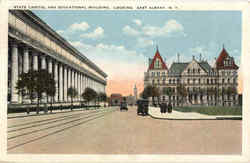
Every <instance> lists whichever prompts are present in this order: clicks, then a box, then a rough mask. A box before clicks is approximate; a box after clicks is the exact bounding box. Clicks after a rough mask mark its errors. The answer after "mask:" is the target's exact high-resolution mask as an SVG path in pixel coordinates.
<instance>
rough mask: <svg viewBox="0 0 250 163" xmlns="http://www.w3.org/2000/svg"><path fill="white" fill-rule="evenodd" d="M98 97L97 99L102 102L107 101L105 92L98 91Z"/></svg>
mask: <svg viewBox="0 0 250 163" xmlns="http://www.w3.org/2000/svg"><path fill="white" fill-rule="evenodd" d="M98 99H99V100H100V101H103V102H105V101H107V95H106V93H104V92H100V93H99V94H98Z"/></svg>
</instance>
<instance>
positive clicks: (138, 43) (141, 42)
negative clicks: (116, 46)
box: [137, 37, 154, 48]
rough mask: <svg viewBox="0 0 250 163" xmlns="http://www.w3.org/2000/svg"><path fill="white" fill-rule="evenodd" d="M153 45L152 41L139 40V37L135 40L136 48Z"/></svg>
mask: <svg viewBox="0 0 250 163" xmlns="http://www.w3.org/2000/svg"><path fill="white" fill-rule="evenodd" d="M153 44H154V42H153V40H149V39H146V38H141V37H140V38H138V39H137V46H138V47H141V48H145V47H148V46H152V45H153Z"/></svg>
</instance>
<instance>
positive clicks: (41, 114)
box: [7, 109, 102, 119]
mask: <svg viewBox="0 0 250 163" xmlns="http://www.w3.org/2000/svg"><path fill="white" fill-rule="evenodd" d="M90 110H91V109H90ZM93 110H94V109H93ZM100 110H102V109H100ZM80 111H88V110H72V111H71V110H68V111H66V110H65V111H60V112H59V111H58V112H52V113H50V111H48V113H43V111H41V112H42V113H39V114H30V115H27V114H26V115H20V116H11V117H7V119H14V118H25V117H33V116H44V115H53V114H60V113H67V112H80Z"/></svg>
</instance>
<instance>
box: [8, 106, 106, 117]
mask: <svg viewBox="0 0 250 163" xmlns="http://www.w3.org/2000/svg"><path fill="white" fill-rule="evenodd" d="M106 108H107V109H108V107H106ZM102 109H105V108H104V107H100V108H99V109H98V110H102ZM85 110H86V108H77V109H76V108H75V109H74V110H73V111H71V110H70V109H64V110H53V111H52V113H50V110H48V112H47V113H44V111H43V109H41V110H40V112H39V114H36V112H30V114H27V113H26V112H22V113H10V114H8V119H12V118H23V117H28V116H43V115H51V114H59V113H67V112H76V111H85ZM88 110H96V109H93V108H90V109H88Z"/></svg>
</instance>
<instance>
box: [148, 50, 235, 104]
mask: <svg viewBox="0 0 250 163" xmlns="http://www.w3.org/2000/svg"><path fill="white" fill-rule="evenodd" d="M178 58H179V57H178ZM215 59H216V58H215ZM238 68H239V67H238V66H237V65H236V64H235V62H234V58H233V57H231V56H230V55H229V53H228V52H227V51H226V49H225V48H224V46H223V48H222V50H221V52H220V54H219V55H218V58H217V59H216V60H215V64H214V65H212V66H210V65H209V63H208V62H207V61H205V60H202V59H201V57H200V59H199V60H197V59H196V58H195V57H194V56H193V58H192V60H191V61H190V62H180V61H179V59H178V61H177V62H174V63H172V65H171V66H170V68H168V67H167V65H166V63H165V62H164V60H163V59H162V57H161V55H160V52H159V50H158V48H157V50H156V53H155V55H154V58H153V59H149V67H148V70H147V72H145V74H144V87H146V86H148V85H153V86H155V87H157V88H158V89H159V92H160V97H159V98H157V100H156V101H160V102H161V101H162V100H166V101H168V102H171V103H172V104H173V105H174V106H177V105H189V106H190V105H221V106H233V105H238V104H239V102H238V101H239V100H238V93H237V86H238V73H237V71H238ZM164 90H165V91H164ZM168 90H170V91H168ZM166 92H167V93H166Z"/></svg>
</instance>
